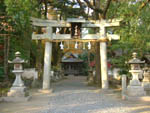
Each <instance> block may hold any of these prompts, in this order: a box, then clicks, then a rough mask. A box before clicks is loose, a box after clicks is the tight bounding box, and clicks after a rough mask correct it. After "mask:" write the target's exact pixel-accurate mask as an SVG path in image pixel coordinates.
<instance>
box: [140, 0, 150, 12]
mask: <svg viewBox="0 0 150 113" xmlns="http://www.w3.org/2000/svg"><path fill="white" fill-rule="evenodd" d="M149 2H150V0H147V1H146V2H143V3H142V5H141V6H140V9H139V10H142V9H143V8H144V7H145V6H146V5H147V4H148V3H149Z"/></svg>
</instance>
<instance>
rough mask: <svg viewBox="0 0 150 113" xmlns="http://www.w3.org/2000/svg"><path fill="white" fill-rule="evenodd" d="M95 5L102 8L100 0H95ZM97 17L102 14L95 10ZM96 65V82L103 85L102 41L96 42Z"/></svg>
mask: <svg viewBox="0 0 150 113" xmlns="http://www.w3.org/2000/svg"><path fill="white" fill-rule="evenodd" d="M94 5H95V7H96V8H100V0H95V1H94ZM95 19H96V20H99V19H100V14H99V13H96V12H95ZM95 66H96V83H97V85H98V86H101V65H100V43H99V42H96V57H95Z"/></svg>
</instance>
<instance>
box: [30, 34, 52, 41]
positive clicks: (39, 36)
mask: <svg viewBox="0 0 150 113" xmlns="http://www.w3.org/2000/svg"><path fill="white" fill-rule="evenodd" d="M49 37H50V36H49V35H48V34H46V33H45V34H35V33H32V40H43V39H50V38H49Z"/></svg>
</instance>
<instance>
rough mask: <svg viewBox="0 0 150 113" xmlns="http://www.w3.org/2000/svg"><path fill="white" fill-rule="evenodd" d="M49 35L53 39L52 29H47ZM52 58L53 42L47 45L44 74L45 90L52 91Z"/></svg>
mask: <svg viewBox="0 0 150 113" xmlns="http://www.w3.org/2000/svg"><path fill="white" fill-rule="evenodd" d="M47 33H48V34H49V36H50V38H52V28H51V27H47ZM51 57H52V42H48V41H47V42H46V43H45V53H44V73H43V90H50V89H51V86H50V85H51V84H50V83H51V77H50V71H51Z"/></svg>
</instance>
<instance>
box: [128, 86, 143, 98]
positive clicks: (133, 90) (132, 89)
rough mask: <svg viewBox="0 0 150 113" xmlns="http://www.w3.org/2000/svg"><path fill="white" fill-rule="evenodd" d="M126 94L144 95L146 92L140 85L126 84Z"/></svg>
mask: <svg viewBox="0 0 150 113" xmlns="http://www.w3.org/2000/svg"><path fill="white" fill-rule="evenodd" d="M127 95H128V96H134V97H135V96H145V95H146V93H145V91H144V88H143V87H142V86H128V87H127Z"/></svg>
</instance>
